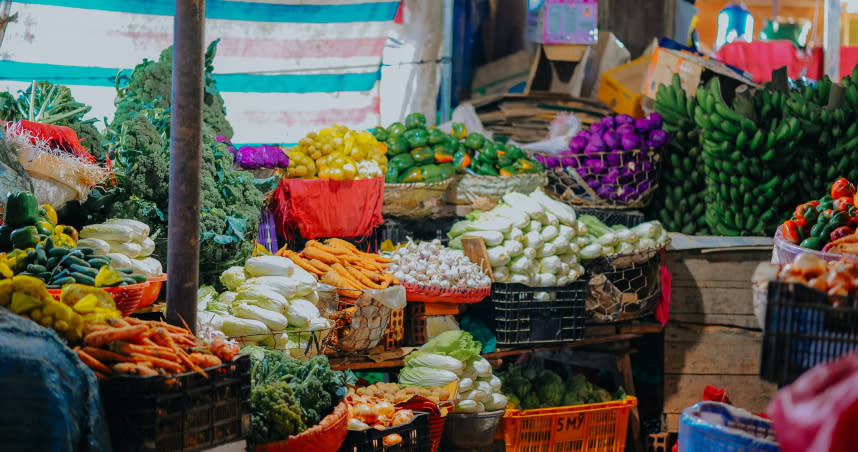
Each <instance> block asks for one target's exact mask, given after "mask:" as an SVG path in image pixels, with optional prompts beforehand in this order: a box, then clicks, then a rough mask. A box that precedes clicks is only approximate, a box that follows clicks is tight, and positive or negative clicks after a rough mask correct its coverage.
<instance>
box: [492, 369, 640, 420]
mask: <svg viewBox="0 0 858 452" xmlns="http://www.w3.org/2000/svg"><path fill="white" fill-rule="evenodd" d="M499 376H500V377H501V379H502V381H503V386H502V387H503V392H504V395H506V396H507V398H508V399H509V400H510V401H511V402H512V403H515V405H518V406H520V407H521V408H522V409H525V410H529V409H534V408H549V407H556V406H569V405H580V404H584V403H601V402H608V401H611V400H622V399H624V398H625V397H626V391H625V390H624V389H623V387H622V386H620V387H619V388H618V389H617V392H616V393H615V394H614V395H611V394H610V393H609V392H608V391H606V390H605V389H603V388H600V387H598V386H595V385H593V384H592V383H590V382H589V381H587V379H586V378H585V377H584V376H583V375H575V376H573V377H572V378H568V379H566V380H565V381H564V380H563V378H562V377H561V376H560V375H557V374H556V373H554V372H552V371H550V370H545V369H538V368H537V367H535V366H533V365H531V364H529V363H514V364H511V365H510V366H509V367H508V368H507V370H506V372H504V373H502V374H500V375H499ZM518 400H520V401H521V402H520V403H517V402H516V401H518Z"/></svg>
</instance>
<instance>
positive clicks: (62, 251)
mask: <svg viewBox="0 0 858 452" xmlns="http://www.w3.org/2000/svg"><path fill="white" fill-rule="evenodd" d="M69 253H71V250H70V249H68V248H66V247H62V246H57V247H54V248H51V249H50V250H49V251H48V255H50V256H57V257H63V256H65V255H66V254H69Z"/></svg>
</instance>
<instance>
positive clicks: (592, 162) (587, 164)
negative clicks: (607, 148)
mask: <svg viewBox="0 0 858 452" xmlns="http://www.w3.org/2000/svg"><path fill="white" fill-rule="evenodd" d="M606 169H607V168H606V167H605V164H604V163H603V162H602V160H601V159H586V160H584V166H582V167H580V168H578V172H579V174H580V172H581V170H586V171H587V172H588V173H589V174H602V173H604V172H605V170H606Z"/></svg>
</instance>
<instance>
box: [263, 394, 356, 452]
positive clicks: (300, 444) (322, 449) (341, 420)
mask: <svg viewBox="0 0 858 452" xmlns="http://www.w3.org/2000/svg"><path fill="white" fill-rule="evenodd" d="M348 428H349V407H348V405H347V404H346V402H345V401H342V402H340V403H339V404H338V405H337V406H336V407H334V412H333V413H331V414H329V415H327V416H325V418H324V419H322V422H320V423H318V424H316V425H314V426H313V427H310V428H308V429H307V430H305V431H304V432H302V433H299V434H298V435H295V436H290V437H289V439H287V440H284V441H278V442H274V443H267V444H258V445H256V446H255V447H254V449H253V450H254V452H301V451H308V450H312V451H315V452H336V451H338V450H339V449H340V446H342V444H343V441H345V439H346V435H347V434H348Z"/></svg>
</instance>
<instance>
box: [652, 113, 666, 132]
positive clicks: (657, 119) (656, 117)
mask: <svg viewBox="0 0 858 452" xmlns="http://www.w3.org/2000/svg"><path fill="white" fill-rule="evenodd" d="M649 120H650V122H651V123H652V129H653V130H655V129H660V128H661V126H662V124H663V123H664V122H663V121H662V118H661V115H660V114H658V113H653V114H651V115H649Z"/></svg>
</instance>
